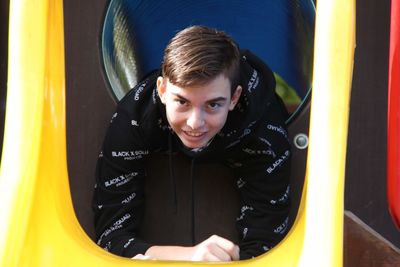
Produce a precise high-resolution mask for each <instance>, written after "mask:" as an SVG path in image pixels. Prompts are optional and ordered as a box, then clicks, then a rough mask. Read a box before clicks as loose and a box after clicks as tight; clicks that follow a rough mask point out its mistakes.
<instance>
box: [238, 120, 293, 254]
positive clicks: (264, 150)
mask: <svg viewBox="0 0 400 267" xmlns="http://www.w3.org/2000/svg"><path fill="white" fill-rule="evenodd" d="M234 160H235V161H236V166H239V167H236V168H235V174H236V178H237V179H238V180H237V183H238V188H239V192H240V196H241V210H240V214H239V217H238V218H237V228H238V231H239V234H240V242H239V246H240V258H241V259H248V258H252V257H255V256H258V255H260V254H262V253H264V252H266V251H268V250H269V249H271V248H272V247H273V246H275V245H276V244H277V243H278V242H279V241H280V240H282V238H283V237H284V236H285V234H286V231H287V226H288V214H289V208H290V204H289V175H290V144H289V142H288V139H287V132H286V130H285V128H284V125H283V126H280V125H279V124H273V123H268V122H261V123H260V126H259V127H258V129H257V131H256V133H255V134H254V135H253V136H252V137H251V140H250V141H249V142H248V143H247V144H246V145H244V146H242V147H241V150H240V151H237V155H236V156H235V159H234Z"/></svg>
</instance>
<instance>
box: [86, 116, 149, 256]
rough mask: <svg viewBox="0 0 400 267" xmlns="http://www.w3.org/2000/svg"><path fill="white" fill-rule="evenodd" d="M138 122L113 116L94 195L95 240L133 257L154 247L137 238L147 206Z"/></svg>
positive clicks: (101, 158)
mask: <svg viewBox="0 0 400 267" xmlns="http://www.w3.org/2000/svg"><path fill="white" fill-rule="evenodd" d="M137 126H138V125H137V122H136V121H134V120H131V119H130V118H129V116H128V115H127V114H126V113H125V112H124V111H123V110H121V109H119V110H117V112H116V113H115V114H114V115H113V117H112V120H111V124H110V126H109V129H108V131H107V134H106V137H105V140H104V143H103V147H102V151H101V153H100V155H99V158H98V161H97V166H96V185H95V191H94V197H93V203H92V205H93V209H94V212H95V231H96V241H97V244H98V245H99V246H101V247H102V248H104V249H105V250H107V251H110V252H111V253H114V254H117V255H120V256H124V257H133V256H135V255H136V254H138V253H142V254H144V253H145V252H146V250H147V249H148V248H149V247H150V246H151V245H150V244H147V243H145V242H143V241H141V240H139V239H138V238H137V235H138V230H139V226H140V224H141V219H142V214H143V209H144V177H145V169H144V162H143V161H144V158H145V157H146V156H147V155H148V153H149V151H148V150H146V148H145V147H144V145H143V142H142V140H143V139H142V138H141V135H140V131H139V130H140V129H139V127H137Z"/></svg>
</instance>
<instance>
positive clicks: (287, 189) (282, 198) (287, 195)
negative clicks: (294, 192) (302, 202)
mask: <svg viewBox="0 0 400 267" xmlns="http://www.w3.org/2000/svg"><path fill="white" fill-rule="evenodd" d="M289 192H290V185H288V187H287V188H286V191H285V193H284V194H283V195H282V196H281V197H280V198H279V199H278V200H274V199H271V200H270V202H269V203H271V204H272V205H275V204H277V203H286V202H287V201H288V199H289Z"/></svg>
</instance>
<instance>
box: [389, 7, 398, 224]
mask: <svg viewBox="0 0 400 267" xmlns="http://www.w3.org/2000/svg"><path fill="white" fill-rule="evenodd" d="M387 195H388V203H389V211H390V214H391V215H392V217H393V220H394V222H395V223H396V225H397V227H398V229H400V0H392V11H391V27H390V51H389V85H388V141H387Z"/></svg>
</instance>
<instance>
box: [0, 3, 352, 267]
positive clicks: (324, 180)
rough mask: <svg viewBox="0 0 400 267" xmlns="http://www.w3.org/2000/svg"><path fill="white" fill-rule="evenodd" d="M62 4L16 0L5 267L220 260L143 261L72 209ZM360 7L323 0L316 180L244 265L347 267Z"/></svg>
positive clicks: (3, 183) (1, 254) (2, 237)
mask: <svg viewBox="0 0 400 267" xmlns="http://www.w3.org/2000/svg"><path fill="white" fill-rule="evenodd" d="M62 7H63V6H62V1H60V0H36V1H32V0H11V2H10V31H9V32H10V37H9V75H8V92H7V109H6V112H7V114H6V124H5V137H4V146H3V158H2V161H1V163H2V165H1V169H0V203H2V208H1V209H0V266H7V267H16V266H30V267H36V266H37V267H39V266H40V267H46V266H52V267H53V266H57V267H62V266H96V267H102V266H104V267H106V266H107V267H108V266H110V267H111V266H121V267H123V266H139V267H140V266H195V265H202V266H206V265H207V266H211V265H214V264H212V263H192V262H165V261H164V262H159V261H134V260H130V259H125V258H121V257H118V256H114V255H111V254H109V253H107V252H105V251H103V250H102V249H100V248H98V247H97V246H96V245H95V244H94V243H93V242H92V241H91V240H90V239H89V238H88V237H87V236H86V234H85V233H84V231H83V230H82V229H81V227H80V225H79V223H78V221H77V219H76V217H75V214H74V211H73V207H72V200H71V196H70V189H69V184H68V172H67V166H66V162H67V161H66V138H65V135H66V131H65V71H64V39H63V38H64V35H63V10H62ZM354 10H355V3H354V1H351V0H337V1H319V2H318V6H317V20H316V24H317V28H316V44H315V51H316V53H315V62H314V77H315V79H314V90H313V99H312V111H311V113H312V114H311V132H310V147H309V161H308V163H307V176H306V179H305V186H304V190H303V197H302V202H301V204H300V210H299V213H298V216H297V218H296V221H295V224H294V226H293V227H292V229H291V230H290V232H289V234H288V235H287V237H286V238H285V240H284V241H283V242H281V243H280V244H279V245H278V246H277V247H275V248H274V249H272V250H271V251H270V252H269V253H267V254H265V255H263V256H260V257H258V258H256V259H253V260H247V261H242V262H235V263H231V264H233V265H236V266H260V267H261V266H262V267H264V266H282V267H288V266H324V267H326V266H342V240H343V237H342V236H343V191H344V190H343V186H344V170H345V166H344V164H345V152H346V137H347V123H348V105H349V95H350V85H351V76H352V66H353V51H354V18H355V14H354V12H355V11H354Z"/></svg>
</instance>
